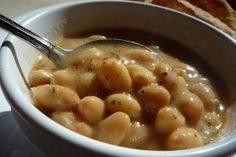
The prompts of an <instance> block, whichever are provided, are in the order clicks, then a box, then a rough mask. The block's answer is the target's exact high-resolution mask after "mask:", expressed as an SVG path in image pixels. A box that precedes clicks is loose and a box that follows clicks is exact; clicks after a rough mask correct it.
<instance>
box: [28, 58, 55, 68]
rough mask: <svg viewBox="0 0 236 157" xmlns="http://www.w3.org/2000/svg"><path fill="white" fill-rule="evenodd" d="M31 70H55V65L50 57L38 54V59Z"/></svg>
mask: <svg viewBox="0 0 236 157" xmlns="http://www.w3.org/2000/svg"><path fill="white" fill-rule="evenodd" d="M32 70H45V71H48V72H53V71H55V70H56V66H55V64H54V63H53V62H52V61H51V60H50V59H48V58H47V57H46V56H44V55H42V56H39V58H38V61H37V63H36V64H34V66H33V69H32Z"/></svg>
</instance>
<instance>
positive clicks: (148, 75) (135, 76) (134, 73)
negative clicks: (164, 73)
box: [127, 64, 156, 87]
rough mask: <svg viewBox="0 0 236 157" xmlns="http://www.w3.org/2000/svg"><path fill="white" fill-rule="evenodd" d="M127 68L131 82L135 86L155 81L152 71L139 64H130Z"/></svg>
mask: <svg viewBox="0 0 236 157" xmlns="http://www.w3.org/2000/svg"><path fill="white" fill-rule="evenodd" d="M127 68H128V71H129V74H130V76H131V79H132V82H133V84H134V85H135V86H136V87H141V86H145V85H148V84H150V83H154V82H156V77H155V76H154V75H153V73H152V72H150V71H149V70H147V69H146V68H144V67H143V66H141V65H138V64H130V65H128V66H127Z"/></svg>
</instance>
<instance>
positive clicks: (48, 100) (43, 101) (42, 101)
mask: <svg viewBox="0 0 236 157" xmlns="http://www.w3.org/2000/svg"><path fill="white" fill-rule="evenodd" d="M32 97H33V100H34V101H35V104H36V106H37V107H45V108H49V109H53V110H71V109H74V108H75V107H76V106H77V104H78V103H79V101H80V98H79V96H78V95H77V94H76V93H75V92H74V91H73V90H71V89H70V88H67V87H64V86H60V85H48V84H47V85H41V86H37V87H33V88H32Z"/></svg>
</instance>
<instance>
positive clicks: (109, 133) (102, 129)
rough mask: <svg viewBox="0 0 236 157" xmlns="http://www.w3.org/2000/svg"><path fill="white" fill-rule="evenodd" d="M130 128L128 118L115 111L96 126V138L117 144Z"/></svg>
mask: <svg viewBox="0 0 236 157" xmlns="http://www.w3.org/2000/svg"><path fill="white" fill-rule="evenodd" d="M129 128H130V118H129V116H128V115H127V114H125V113H123V112H115V113H113V114H112V115H110V116H109V117H107V118H105V119H104V120H103V121H101V122H100V123H99V125H98V127H97V133H96V135H95V138H96V139H97V140H100V141H103V142H106V143H110V144H114V145H119V144H120V143H121V142H122V141H123V140H124V138H125V136H126V134H127V133H128V131H129Z"/></svg>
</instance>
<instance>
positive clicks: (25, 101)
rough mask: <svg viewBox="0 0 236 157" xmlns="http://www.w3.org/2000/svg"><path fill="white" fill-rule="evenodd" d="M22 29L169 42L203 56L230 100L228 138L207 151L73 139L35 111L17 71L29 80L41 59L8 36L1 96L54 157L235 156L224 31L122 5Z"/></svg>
mask: <svg viewBox="0 0 236 157" xmlns="http://www.w3.org/2000/svg"><path fill="white" fill-rule="evenodd" d="M22 25H24V26H26V27H28V28H29V29H31V30H33V31H34V32H36V33H38V34H40V35H42V36H44V37H52V36H55V35H60V34H61V33H64V34H65V33H66V34H68V33H69V34H70V33H72V34H73V33H75V32H85V31H91V30H96V29H122V28H125V29H133V30H141V31H146V32H149V33H152V34H155V35H157V36H160V37H163V38H167V39H170V40H172V41H175V42H176V43H179V44H180V45H182V46H184V47H187V48H188V49H190V50H191V52H192V53H196V54H197V55H198V56H200V57H201V58H202V59H203V60H204V61H205V62H207V63H208V64H209V66H210V67H211V68H212V69H213V70H214V71H216V73H217V75H218V76H219V78H220V79H222V82H223V83H224V84H225V85H226V90H227V93H228V96H229V98H230V102H231V104H232V105H231V107H230V109H229V111H228V113H227V114H228V115H227V116H228V117H229V121H228V124H229V125H228V124H227V126H226V130H225V133H224V136H223V137H222V138H221V139H220V140H219V141H217V142H215V143H213V144H209V145H206V146H203V147H199V148H195V149H189V150H179V151H146V150H136V149H128V148H123V147H119V146H114V145H109V144H106V143H102V142H99V141H96V140H93V139H89V138H87V137H84V136H81V135H79V134H77V133H74V132H72V131H70V130H68V129H66V128H64V127H62V126H60V125H58V124H57V123H55V122H53V121H52V120H51V119H49V118H48V117H47V116H45V115H44V114H43V113H41V112H40V111H39V110H38V109H37V108H35V107H34V106H33V105H32V101H31V99H30V97H29V93H28V88H27V86H26V84H25V83H24V80H23V79H22V77H21V75H20V72H19V70H18V69H17V66H16V63H15V61H14V58H13V55H12V52H13V51H15V53H16V55H17V57H18V59H19V64H20V65H21V67H22V73H23V75H24V76H25V77H27V75H28V73H29V71H30V69H31V67H32V64H33V63H34V61H35V60H36V58H37V56H38V55H39V53H33V52H34V51H35V50H34V49H33V48H32V47H31V46H29V45H28V44H26V43H25V42H23V41H21V40H19V39H17V38H15V37H13V36H9V37H8V38H7V39H6V40H7V41H8V42H6V41H5V43H4V46H3V47H2V48H1V54H0V72H1V84H2V89H3V92H4V94H5V96H6V98H7V99H8V101H9V103H10V104H11V107H12V111H13V112H14V114H15V117H16V120H17V122H18V123H19V125H20V127H21V128H22V129H23V131H24V132H25V134H26V135H27V136H28V137H29V138H30V139H31V140H32V141H33V143H34V144H35V145H36V146H37V147H38V148H40V149H41V150H43V151H44V152H45V153H46V154H48V155H51V156H70V157H71V156H95V155H96V156H99V155H100V156H135V157H138V156H143V157H150V156H153V157H154V156H155V157H156V156H164V157H172V156H181V157H187V156H188V157H189V156H218V155H219V156H222V155H230V154H232V153H235V152H236V129H235V121H236V116H235V115H234V112H235V113H236V104H235V103H234V102H235V99H236V68H235V67H236V53H235V52H236V44H235V41H234V40H233V39H232V38H230V37H229V36H228V35H226V34H224V33H223V32H221V31H220V30H218V29H216V28H214V27H212V26H210V25H208V24H207V23H204V22H202V21H200V20H197V19H195V18H193V17H190V16H187V15H184V14H181V13H179V12H176V11H173V10H169V9H166V8H162V7H158V6H153V5H148V4H141V3H138V2H127V1H126V2H124V1H123V2H122V1H100V2H97V1H96V2H95V1H84V2H75V3H68V4H63V5H58V6H54V7H52V8H51V9H50V10H46V11H43V12H41V13H38V14H37V15H35V16H32V17H31V18H29V19H27V20H26V21H24V22H23V23H22Z"/></svg>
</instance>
